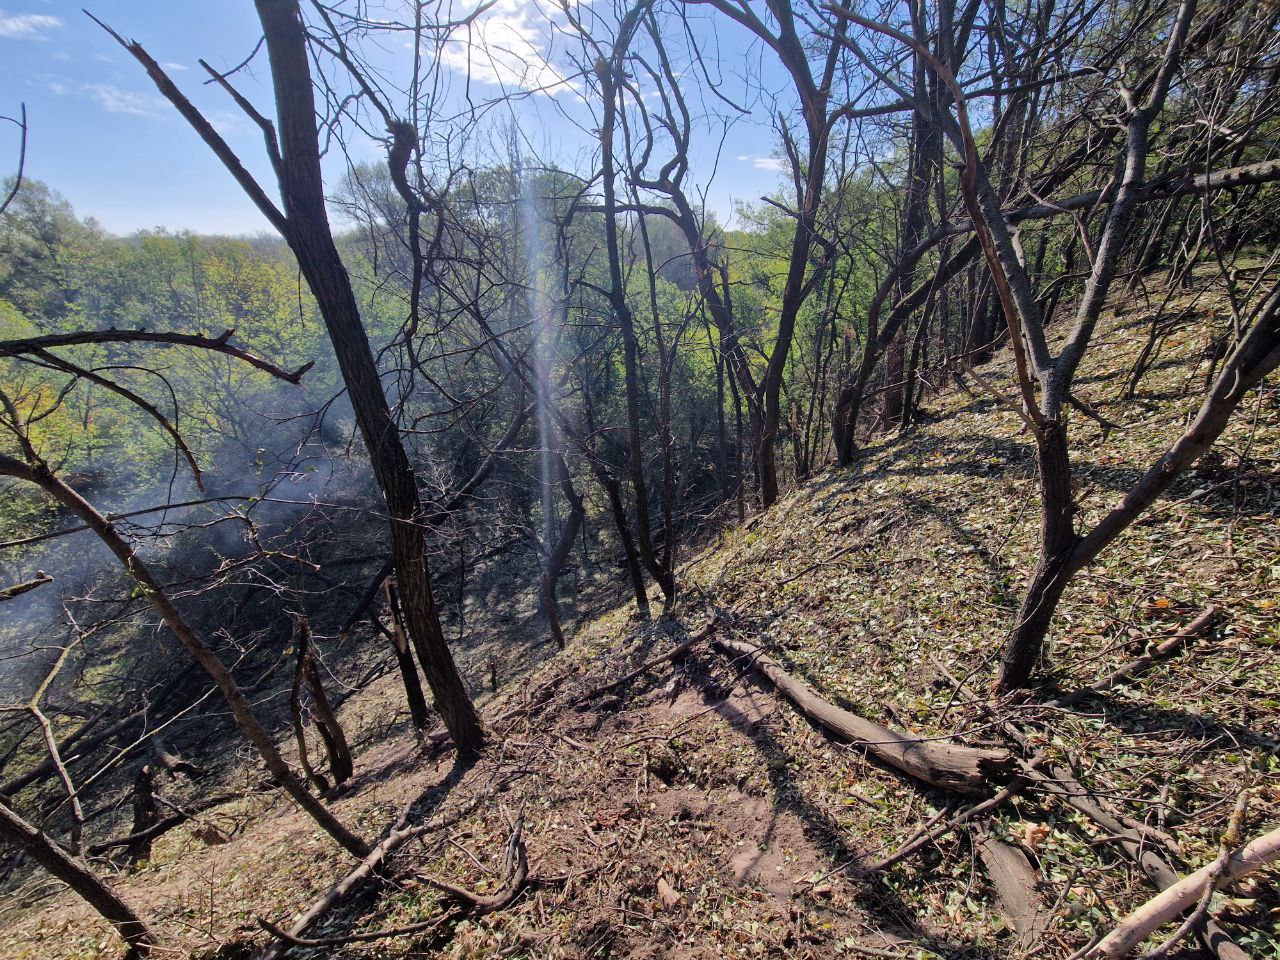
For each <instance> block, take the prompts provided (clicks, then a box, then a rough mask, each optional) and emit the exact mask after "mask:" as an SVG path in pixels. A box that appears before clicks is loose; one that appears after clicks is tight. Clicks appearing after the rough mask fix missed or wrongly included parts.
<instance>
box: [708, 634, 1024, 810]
mask: <svg viewBox="0 0 1280 960" xmlns="http://www.w3.org/2000/svg"><path fill="white" fill-rule="evenodd" d="M712 644H713V645H714V646H715V647H717V648H718V649H720V650H721V651H723V652H725V653H728V654H731V655H732V656H735V657H743V658H745V659H747V660H748V661H749V662H750V663H751V665H752V666H753V667H755V668H756V670H758V671H759V672H760V673H762V674H763V675H764V676H765V677H767V678H768V680H769V682H770V683H772V684H773V686H774V688H775V689H777V691H778V692H779V693H781V694H782V695H783V696H784V697H786V698H787V700H789V701H790V702H791V704H792V705H793V706H794V707H795V708H796V709H797V710H799V711H800V713H801V714H802V715H803V716H804V717H805V718H806V719H808V720H809V721H811V722H812V723H814V724H816V725H817V726H819V727H821V728H822V729H823V730H825V731H826V732H828V733H830V734H833V735H835V736H836V737H838V738H840V739H842V740H847V741H849V742H852V743H856V744H858V745H860V746H862V747H865V748H866V750H867V752H868V753H870V754H871V755H872V756H874V757H875V758H876V759H877V760H879V761H881V762H882V763H885V764H887V765H889V766H891V767H893V768H895V769H896V770H899V771H901V772H902V773H905V774H907V775H908V776H910V777H913V778H914V779H916V780H920V781H922V782H924V783H927V784H929V785H930V786H934V787H938V788H940V789H943V790H952V791H955V792H956V793H963V794H969V795H983V794H986V793H990V792H991V790H992V789H993V785H995V784H1000V783H1003V782H1005V781H1007V780H1008V779H1009V777H1010V775H1011V774H1012V773H1013V771H1014V766H1015V761H1014V758H1013V755H1012V754H1010V753H1009V752H1008V751H1006V750H987V749H980V748H975V747H965V746H957V745H952V744H946V743H941V742H939V741H934V740H922V739H919V738H917V737H911V736H907V735H906V734H903V733H898V732H896V731H894V730H890V729H889V728H888V727H882V726H880V724H878V723H874V722H872V721H870V720H865V719H863V718H862V717H859V716H858V715H857V714H853V713H850V712H849V711H848V710H842V709H841V708H840V707H837V706H836V705H835V704H833V703H831V702H829V701H827V700H824V699H822V697H820V696H818V694H817V692H815V691H814V690H813V688H812V687H810V686H809V685H808V684H806V683H804V682H803V681H801V680H797V679H796V678H795V677H793V676H792V675H791V674H789V673H787V672H786V671H785V670H784V669H782V667H781V666H779V664H778V663H777V662H776V661H774V660H772V659H771V658H770V657H768V656H766V655H765V653H764V652H763V651H762V650H761V649H760V648H759V647H757V646H755V645H754V644H750V643H746V642H745V641H742V640H731V639H728V638H723V637H721V638H717V639H715V640H713V641H712Z"/></svg>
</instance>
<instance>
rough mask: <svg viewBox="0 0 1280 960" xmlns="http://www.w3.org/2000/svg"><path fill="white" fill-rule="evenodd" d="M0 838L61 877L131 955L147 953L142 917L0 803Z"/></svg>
mask: <svg viewBox="0 0 1280 960" xmlns="http://www.w3.org/2000/svg"><path fill="white" fill-rule="evenodd" d="M0 840H3V841H4V842H5V843H8V844H12V845H13V846H15V847H17V848H18V849H20V850H21V851H22V852H23V853H25V854H26V855H27V856H29V857H30V858H31V859H32V860H34V861H35V862H36V863H38V864H40V866H42V867H44V869H45V870H47V871H49V873H50V874H51V875H52V876H54V877H56V878H57V879H59V880H61V881H62V882H63V883H65V884H66V885H67V886H69V887H70V888H71V889H72V890H74V891H75V892H76V893H77V894H79V895H80V896H81V897H82V898H83V899H84V900H85V902H87V903H88V904H89V906H91V907H93V909H95V910H97V911H98V913H100V914H102V916H103V917H104V918H105V919H106V920H107V921H109V922H110V923H111V924H112V925H113V926H114V927H115V928H116V929H117V930H118V931H120V936H121V937H123V938H124V940H125V942H126V943H127V944H129V948H130V952H131V953H132V954H134V955H137V954H142V955H144V956H149V955H150V954H151V952H152V951H151V948H152V947H153V946H155V943H156V938H155V935H154V934H153V933H152V932H151V930H150V929H149V928H148V927H147V925H146V924H145V923H143V921H142V919H141V918H140V917H139V916H138V915H137V914H136V913H134V911H133V908H132V907H130V906H129V905H128V904H127V903H125V902H124V900H122V899H121V898H120V896H119V895H118V894H116V892H115V891H114V890H112V889H111V888H110V887H108V886H107V885H106V884H105V883H104V882H103V881H102V880H101V879H100V878H99V877H98V876H97V875H96V874H95V873H94V872H93V871H92V870H90V869H89V868H88V866H86V864H85V862H84V861H83V860H80V859H78V858H76V857H73V856H71V854H69V853H67V852H66V851H65V850H63V849H62V848H61V847H59V846H58V845H57V844H55V843H54V842H53V841H52V840H50V839H49V838H48V837H47V836H45V835H44V834H43V833H41V832H40V831H39V830H37V829H36V828H35V827H33V826H32V825H31V824H29V823H27V821H26V820H24V819H22V817H20V816H18V814H16V813H14V811H12V810H10V809H9V808H8V807H7V806H5V805H4V804H3V803H0Z"/></svg>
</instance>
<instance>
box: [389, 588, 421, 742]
mask: <svg viewBox="0 0 1280 960" xmlns="http://www.w3.org/2000/svg"><path fill="white" fill-rule="evenodd" d="M382 586H383V589H384V590H385V591H386V593H387V612H388V614H389V615H390V617H391V645H392V646H393V647H394V648H395V651H396V665H397V666H398V667H399V668H400V679H401V682H403V683H404V696H405V700H406V701H407V702H408V704H409V720H410V722H412V723H413V728H414V729H415V730H426V729H427V722H428V720H427V717H428V714H427V698H426V697H425V696H424V695H423V693H422V682H421V681H420V680H419V679H418V668H417V667H416V666H415V665H414V662H413V653H412V652H411V651H410V649H409V638H408V637H407V636H405V633H404V621H403V620H402V619H401V616H400V599H399V597H397V596H396V588H395V586H394V585H393V584H392V582H391V578H390V577H387V579H386V580H384V581H382Z"/></svg>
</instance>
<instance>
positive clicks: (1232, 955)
mask: <svg viewBox="0 0 1280 960" xmlns="http://www.w3.org/2000/svg"><path fill="white" fill-rule="evenodd" d="M1023 769H1024V771H1025V772H1026V773H1027V775H1028V776H1030V777H1031V778H1032V779H1033V780H1036V781H1037V783H1039V785H1040V786H1041V787H1043V788H1044V789H1045V790H1046V792H1048V793H1051V794H1053V795H1055V796H1057V797H1058V798H1059V799H1061V800H1062V801H1063V802H1064V803H1065V804H1067V806H1069V807H1071V808H1072V809H1074V810H1077V811H1079V812H1080V813H1082V814H1084V815H1085V816H1086V817H1088V818H1089V819H1090V820H1092V821H1093V822H1094V823H1096V824H1097V825H1098V826H1100V827H1101V828H1102V829H1103V830H1105V831H1106V839H1107V840H1109V841H1111V842H1113V843H1116V844H1118V845H1119V846H1120V848H1121V849H1122V850H1123V851H1124V852H1125V854H1127V855H1128V857H1129V858H1130V859H1131V860H1133V862H1134V863H1136V864H1137V865H1138V867H1139V868H1140V869H1141V870H1142V872H1143V873H1145V874H1146V875H1147V879H1149V880H1150V881H1151V882H1152V883H1153V884H1154V885H1155V887H1156V889H1158V890H1162V891H1163V890H1167V889H1168V888H1169V887H1172V886H1174V885H1175V884H1177V883H1178V880H1179V878H1178V873H1177V871H1175V870H1174V869H1173V868H1172V867H1171V866H1169V863H1168V861H1166V860H1165V859H1164V858H1163V857H1161V856H1160V854H1158V853H1157V852H1156V851H1155V849H1154V848H1153V846H1152V844H1151V843H1150V842H1149V841H1151V840H1152V839H1155V840H1157V841H1158V840H1159V838H1158V837H1155V838H1153V836H1152V835H1151V834H1149V833H1146V832H1139V831H1137V830H1132V829H1130V828H1129V827H1127V826H1125V825H1124V823H1122V822H1121V821H1120V819H1119V818H1118V817H1117V816H1116V815H1115V814H1113V813H1112V812H1111V811H1110V810H1108V809H1107V808H1106V807H1105V806H1104V805H1103V801H1102V800H1101V799H1099V798H1098V797H1095V796H1094V795H1093V794H1091V793H1090V792H1089V791H1088V790H1086V789H1085V787H1084V786H1083V785H1082V784H1081V783H1080V781H1079V780H1077V779H1076V778H1075V777H1074V776H1072V775H1071V773H1070V771H1068V770H1064V769H1062V768H1061V767H1050V768H1049V772H1048V775H1045V774H1042V773H1040V772H1039V771H1036V770H1029V769H1027V768H1026V767H1024V768H1023ZM1200 939H1201V941H1202V942H1203V943H1204V945H1205V947H1207V948H1208V949H1209V951H1210V952H1211V953H1212V954H1214V955H1215V956H1216V957H1218V960H1249V955H1248V954H1247V953H1245V952H1244V951H1243V950H1241V949H1240V947H1238V946H1237V945H1236V944H1235V943H1234V942H1233V941H1232V939H1231V937H1230V936H1228V935H1227V932H1226V931H1225V930H1223V929H1222V927H1220V926H1219V925H1218V924H1217V923H1216V922H1215V921H1213V920H1209V921H1208V922H1207V923H1206V924H1205V927H1204V929H1203V930H1202V931H1200Z"/></svg>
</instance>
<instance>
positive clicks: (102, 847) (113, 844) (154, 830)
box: [86, 793, 246, 857]
mask: <svg viewBox="0 0 1280 960" xmlns="http://www.w3.org/2000/svg"><path fill="white" fill-rule="evenodd" d="M245 796H246V795H245V794H243V793H222V794H218V795H217V796H213V797H206V798H205V799H204V800H201V801H199V802H198V803H194V804H191V805H190V806H188V807H185V808H184V809H182V810H181V811H179V812H176V813H172V814H170V815H169V816H167V817H164V818H162V819H160V820H157V821H156V822H155V823H154V824H152V825H151V826H150V827H147V828H146V829H144V830H139V831H137V832H135V833H130V834H128V835H126V836H123V837H117V838H116V839H114V840H104V841H103V842H102V843H95V844H93V845H91V846H90V847H88V848H87V849H86V852H87V853H89V854H90V855H91V856H95V857H98V856H102V854H104V853H110V852H111V851H112V850H115V849H117V848H119V847H131V846H134V845H135V844H141V843H143V842H144V841H148V840H155V839H156V837H159V836H162V835H164V834H166V833H168V832H169V831H170V830H172V829H174V828H175V827H179V826H181V825H182V824H184V823H186V822H187V821H188V820H191V819H194V818H195V816H196V814H199V813H206V812H207V811H209V810H212V809H213V808H214V807H220V806H222V805H223V804H224V803H230V802H231V801H233V800H241V799H243V798H244V797H245ZM157 799H161V798H158V797H157ZM161 802H164V801H163V800H161Z"/></svg>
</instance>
